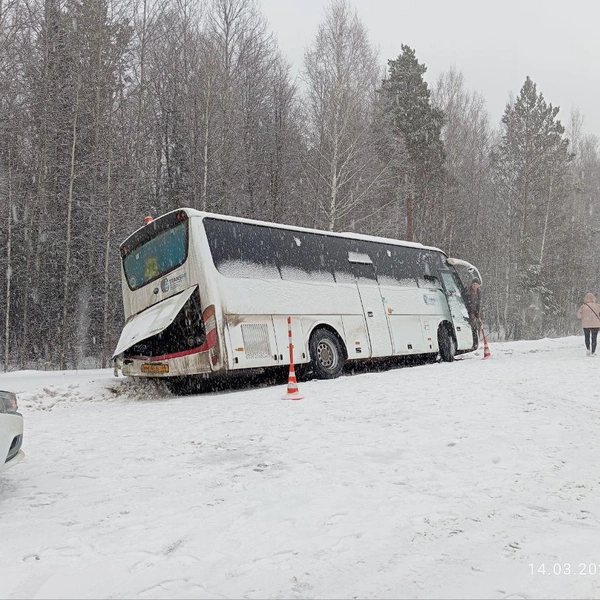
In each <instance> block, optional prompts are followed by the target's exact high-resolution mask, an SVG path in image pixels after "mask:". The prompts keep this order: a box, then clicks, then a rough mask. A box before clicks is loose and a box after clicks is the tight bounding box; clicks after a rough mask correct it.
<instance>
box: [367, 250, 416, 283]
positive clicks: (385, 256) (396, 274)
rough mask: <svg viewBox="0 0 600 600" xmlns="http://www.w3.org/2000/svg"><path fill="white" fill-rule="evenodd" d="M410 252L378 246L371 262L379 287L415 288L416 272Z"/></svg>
mask: <svg viewBox="0 0 600 600" xmlns="http://www.w3.org/2000/svg"><path fill="white" fill-rule="evenodd" d="M411 251H412V248H404V247H402V246H385V245H383V244H379V248H378V250H377V253H376V254H375V256H374V259H373V262H374V263H375V271H376V273H377V280H378V281H379V283H380V285H393V286H398V287H415V286H416V271H415V269H414V266H413V264H412V260H411V256H410V253H411Z"/></svg>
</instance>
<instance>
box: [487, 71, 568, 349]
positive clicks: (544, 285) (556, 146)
mask: <svg viewBox="0 0 600 600" xmlns="http://www.w3.org/2000/svg"><path fill="white" fill-rule="evenodd" d="M558 112H559V108H558V107H553V106H552V104H547V103H546V101H545V99H544V96H543V95H542V94H541V93H538V91H537V87H536V85H535V83H534V82H533V81H532V80H531V79H530V78H529V77H527V79H526V80H525V83H524V85H523V87H522V88H521V91H520V93H519V96H518V98H517V99H516V101H515V103H514V104H509V105H507V107H506V110H505V113H504V116H503V117H502V128H503V133H502V139H501V142H500V144H499V147H498V149H497V151H496V152H495V153H494V165H495V173H496V179H497V184H498V186H497V190H498V200H499V202H500V203H502V205H504V206H505V208H506V214H507V215H508V216H507V221H506V231H505V233H506V240H507V244H506V250H505V251H506V255H505V264H506V272H505V284H506V285H505V290H506V297H505V302H504V306H505V309H504V328H505V331H506V334H507V335H508V336H509V337H515V338H522V337H530V336H532V335H536V334H539V333H541V332H542V331H541V329H540V328H541V327H542V328H543V323H544V321H545V320H547V317H552V315H554V314H555V313H556V311H557V307H558V305H559V304H560V302H561V298H560V294H559V289H558V286H557V282H556V278H557V275H559V274H560V272H561V268H560V261H561V256H564V241H565V235H566V231H565V229H563V228H562V226H563V224H564V223H565V222H568V219H569V215H568V213H567V212H566V211H565V201H564V200H565V198H566V197H567V196H568V180H567V165H568V163H569V161H570V160H571V158H572V157H571V155H570V153H569V151H568V145H569V142H568V140H567V139H566V138H564V137H563V134H564V131H565V128H564V127H563V125H562V124H561V122H560V121H559V120H558V119H557V118H556V117H557V115H558ZM561 248H562V251H561Z"/></svg>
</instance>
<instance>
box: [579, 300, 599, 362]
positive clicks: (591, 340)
mask: <svg viewBox="0 0 600 600" xmlns="http://www.w3.org/2000/svg"><path fill="white" fill-rule="evenodd" d="M577 318H578V319H581V326H582V327H583V336H584V339H585V347H586V350H587V355H588V356H596V342H597V341H598V331H599V330H600V304H598V303H597V302H596V296H594V294H592V293H589V292H588V293H587V294H586V295H585V296H584V297H583V304H582V305H581V306H580V307H579V309H578V310H577Z"/></svg>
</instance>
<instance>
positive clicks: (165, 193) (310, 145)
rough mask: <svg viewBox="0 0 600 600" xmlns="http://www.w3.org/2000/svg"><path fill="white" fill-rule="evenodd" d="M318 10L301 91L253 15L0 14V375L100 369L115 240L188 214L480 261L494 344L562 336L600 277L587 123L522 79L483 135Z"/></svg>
mask: <svg viewBox="0 0 600 600" xmlns="http://www.w3.org/2000/svg"><path fill="white" fill-rule="evenodd" d="M325 8H326V10H325V13H324V17H323V20H322V22H321V23H320V24H319V26H318V28H317V31H315V34H314V37H313V38H312V42H311V43H310V44H309V46H308V47H307V48H306V50H305V55H304V61H303V64H302V66H301V68H300V69H299V75H298V77H296V76H295V75H293V73H292V69H291V66H290V64H289V63H288V61H287V59H286V57H285V56H283V55H282V52H281V51H280V49H279V48H278V45H277V42H276V37H275V36H274V33H276V32H272V31H270V30H269V26H268V23H267V22H266V20H265V19H264V17H263V16H262V14H261V12H260V5H259V4H258V3H257V2H256V1H255V0H204V1H203V0H196V1H192V0H176V1H174V0H0V199H1V200H0V240H1V243H0V265H1V267H2V271H1V272H2V273H4V274H5V276H3V277H2V281H1V282H0V286H1V292H0V317H1V319H2V321H1V323H2V324H1V326H0V333H1V338H0V340H1V343H2V362H3V366H4V368H5V369H13V368H59V367H60V368H66V367H69V368H75V367H91V366H106V365H107V364H108V361H109V359H110V356H111V354H112V351H113V349H114V347H115V344H116V341H117V339H118V336H119V333H120V331H121V328H122V325H123V311H122V305H121V283H120V271H119V267H120V265H119V252H118V247H119V244H120V242H121V241H122V240H123V239H124V238H125V237H127V236H128V235H129V234H130V233H132V232H133V231H134V230H135V229H137V228H138V227H139V226H141V225H142V224H143V219H144V217H145V216H146V215H148V214H152V215H154V216H156V215H159V214H161V213H164V212H166V211H168V210H171V209H174V208H177V207H182V206H187V207H192V208H196V209H200V210H208V211H214V212H219V213H225V214H232V215H237V216H243V217H250V218H258V219H262V220H272V221H277V222H282V223H288V224H294V225H302V226H308V227H316V228H320V229H327V230H332V231H357V232H361V233H366V234H373V235H378V236H386V237H393V238H400V239H409V240H415V241H419V242H422V243H424V244H427V245H433V246H437V247H440V248H442V249H443V250H444V251H446V252H447V253H448V254H449V255H451V256H456V257H459V258H463V259H466V260H468V261H471V262H473V263H474V264H476V265H477V266H478V267H479V268H480V270H481V272H482V276H483V279H484V285H483V288H482V289H483V291H484V307H483V312H484V315H483V316H484V321H485V324H486V326H487V328H488V329H489V330H490V332H492V334H493V335H494V336H497V337H498V338H499V339H523V338H535V337H542V336H553V335H565V334H569V333H573V332H574V331H576V328H577V327H578V323H577V322H576V319H575V318H574V310H575V309H576V308H577V306H578V304H579V303H580V300H581V297H582V294H583V293H584V292H586V291H597V290H598V289H599V288H598V284H599V282H600V276H599V273H598V266H599V265H598V258H597V255H598V249H597V244H598V237H597V235H598V233H600V229H599V228H598V226H599V223H598V219H597V216H596V211H597V207H598V202H599V198H600V196H599V192H600V156H599V149H598V140H597V138H596V137H594V136H592V135H589V134H586V132H585V131H584V129H583V117H582V116H581V115H579V114H577V113H576V112H574V113H573V114H571V115H567V116H566V118H565V123H564V124H563V123H562V122H561V118H560V117H561V116H562V115H561V116H559V108H558V107H556V106H553V105H552V103H551V101H550V100H549V99H548V100H547V99H546V98H545V97H544V95H543V93H542V90H540V89H538V88H537V86H536V84H535V74H531V76H532V77H531V78H530V77H527V79H526V80H525V81H524V82H523V85H522V88H521V90H520V92H519V93H518V95H516V97H514V98H512V99H511V100H510V102H508V103H507V105H506V110H505V112H504V114H503V116H502V118H501V121H500V122H498V123H493V122H491V121H490V117H489V115H488V113H487V111H486V106H485V98H483V97H482V96H481V95H480V94H479V93H477V92H473V91H470V90H469V89H468V88H467V87H466V84H465V81H464V79H463V76H462V74H461V73H460V70H459V69H455V68H452V69H450V70H448V71H447V72H446V73H444V74H443V75H442V76H441V77H440V78H439V79H438V81H436V82H431V83H428V82H427V81H426V79H425V75H426V66H425V65H424V64H423V63H421V62H420V61H419V58H418V54H417V51H418V49H413V48H410V47H409V46H406V45H399V48H398V55H397V56H396V57H384V58H383V59H382V58H381V57H379V56H378V55H377V52H376V51H375V46H374V44H373V43H372V42H371V41H370V39H369V34H368V31H367V30H366V28H365V26H364V25H363V23H362V21H361V20H360V16H359V15H358V14H356V12H355V10H354V9H353V8H352V6H351V4H350V2H348V1H347V0H333V1H332V2H330V3H329V4H328V5H327V6H326V7H325ZM375 42H376V40H375ZM490 76H493V75H492V74H491V75H490ZM507 96H508V91H507ZM574 100H575V101H576V99H574Z"/></svg>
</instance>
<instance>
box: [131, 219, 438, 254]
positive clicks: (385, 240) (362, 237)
mask: <svg viewBox="0 0 600 600" xmlns="http://www.w3.org/2000/svg"><path fill="white" fill-rule="evenodd" d="M181 210H183V211H185V212H186V214H187V215H188V217H210V218H211V219H221V220H223V221H236V222H240V223H249V224H252V225H263V226H266V227H277V228H279V229H288V230H291V231H304V232H308V233H318V234H321V235H331V236H335V237H342V238H351V239H355V240H363V241H367V242H378V243H381V244H393V245H396V246H407V247H409V248H423V249H424V250H433V251H435V252H441V253H442V254H444V255H445V256H446V253H445V252H444V251H443V250H440V248H436V247H435V246H425V245H423V244H421V243H419V242H407V241H404V240H396V239H393V238H384V237H378V236H374V235H365V234H362V233H353V232H337V231H325V230H324V229H312V228H310V227H300V226H297V225H285V224H283V223H274V222H271V221H259V220H257V219H246V218H245V217H234V216H231V215H222V214H218V213H211V212H206V211H200V210H196V209H195V208H186V207H182V208H177V209H175V210H172V211H169V212H167V213H164V214H165V215H167V214H170V213H172V212H177V211H181ZM162 216H164V215H160V217H162ZM160 217H157V219H159V218H160ZM143 227H145V225H142V227H140V228H138V229H137V230H136V231H134V232H133V233H132V234H131V235H129V236H128V237H127V239H125V240H124V241H123V244H125V242H127V240H128V239H129V238H130V237H132V236H133V235H135V234H136V233H137V231H139V230H140V229H143ZM123 244H121V245H123Z"/></svg>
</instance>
